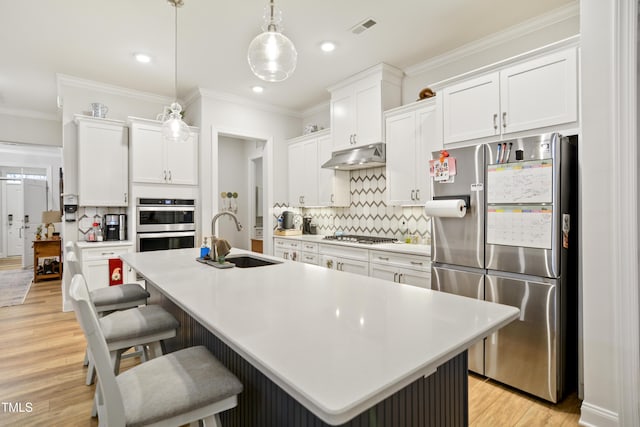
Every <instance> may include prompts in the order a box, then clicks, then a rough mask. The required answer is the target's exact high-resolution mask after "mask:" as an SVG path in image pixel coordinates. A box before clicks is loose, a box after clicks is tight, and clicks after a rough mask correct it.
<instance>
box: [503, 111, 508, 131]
mask: <svg viewBox="0 0 640 427" xmlns="http://www.w3.org/2000/svg"><path fill="white" fill-rule="evenodd" d="M502 127H503V128H504V129H506V128H507V112H506V111H505V112H504V113H502Z"/></svg>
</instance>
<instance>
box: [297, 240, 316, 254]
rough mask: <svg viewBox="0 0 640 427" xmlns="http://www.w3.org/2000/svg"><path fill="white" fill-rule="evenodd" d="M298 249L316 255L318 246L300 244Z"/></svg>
mask: <svg viewBox="0 0 640 427" xmlns="http://www.w3.org/2000/svg"><path fill="white" fill-rule="evenodd" d="M300 249H301V250H303V251H305V252H312V253H316V254H317V253H318V244H317V243H312V242H301V245H300Z"/></svg>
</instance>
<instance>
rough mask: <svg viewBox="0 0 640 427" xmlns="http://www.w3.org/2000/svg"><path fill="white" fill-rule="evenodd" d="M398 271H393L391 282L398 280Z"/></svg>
mask: <svg viewBox="0 0 640 427" xmlns="http://www.w3.org/2000/svg"><path fill="white" fill-rule="evenodd" d="M397 278H398V273H393V282H394V283H396V282H397V281H398V280H397Z"/></svg>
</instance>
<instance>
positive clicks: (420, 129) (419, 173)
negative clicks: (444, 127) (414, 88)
mask: <svg viewBox="0 0 640 427" xmlns="http://www.w3.org/2000/svg"><path fill="white" fill-rule="evenodd" d="M436 117H437V109H436V106H435V105H430V106H428V107H426V108H424V109H420V110H417V111H416V151H415V159H416V168H415V182H416V183H415V188H416V202H417V204H419V205H422V204H424V203H425V202H426V201H427V200H431V179H430V177H429V159H430V158H431V152H433V151H438V150H440V148H441V147H440V144H439V143H438V141H437V129H436V126H437V125H436Z"/></svg>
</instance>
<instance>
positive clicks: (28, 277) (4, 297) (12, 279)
mask: <svg viewBox="0 0 640 427" xmlns="http://www.w3.org/2000/svg"><path fill="white" fill-rule="evenodd" d="M32 281H33V270H31V269H29V270H7V271H0V307H8V306H10V305H20V304H22V303H23V302H24V299H25V298H26V297H27V293H28V292H29V289H30V288H31V282H32Z"/></svg>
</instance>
